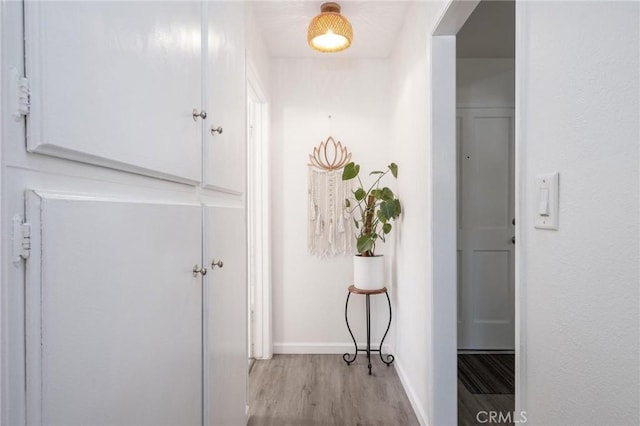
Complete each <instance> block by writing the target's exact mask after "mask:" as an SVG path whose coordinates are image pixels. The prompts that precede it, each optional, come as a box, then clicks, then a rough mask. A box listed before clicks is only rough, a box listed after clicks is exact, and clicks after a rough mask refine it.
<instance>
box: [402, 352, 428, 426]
mask: <svg viewBox="0 0 640 426" xmlns="http://www.w3.org/2000/svg"><path fill="white" fill-rule="evenodd" d="M394 366H395V368H396V372H397V373H398V378H399V379H400V383H402V387H403V388H404V392H405V393H406V394H407V398H408V399H409V403H410V404H411V407H412V408H413V411H414V413H415V415H416V417H417V418H418V422H419V423H420V426H427V425H428V424H429V421H428V417H427V414H426V413H425V412H424V410H423V407H422V405H421V404H420V403H419V402H418V401H420V398H418V395H417V393H416V391H415V389H413V387H412V386H411V385H410V384H409V383H410V382H409V376H407V373H405V369H404V367H403V365H402V362H401V361H400V360H399V359H396V360H395V362H394Z"/></svg>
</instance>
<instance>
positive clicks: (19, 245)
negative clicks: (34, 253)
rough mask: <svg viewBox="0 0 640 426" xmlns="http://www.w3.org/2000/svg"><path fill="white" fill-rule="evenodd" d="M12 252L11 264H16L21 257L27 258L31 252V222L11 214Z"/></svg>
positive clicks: (18, 263)
mask: <svg viewBox="0 0 640 426" xmlns="http://www.w3.org/2000/svg"><path fill="white" fill-rule="evenodd" d="M12 222H13V228H12V229H13V230H12V233H11V237H12V252H11V257H12V258H13V264H14V265H16V266H18V265H20V262H21V261H22V259H25V260H26V259H28V258H29V255H30V254H31V224H30V223H26V222H24V221H23V220H22V217H20V215H15V216H13V219H12Z"/></svg>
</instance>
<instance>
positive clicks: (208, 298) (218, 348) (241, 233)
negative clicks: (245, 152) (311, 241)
mask: <svg viewBox="0 0 640 426" xmlns="http://www.w3.org/2000/svg"><path fill="white" fill-rule="evenodd" d="M204 220H205V234H204V235H205V242H204V251H205V259H206V266H207V268H211V269H210V271H209V273H208V274H207V275H206V277H205V283H206V284H205V293H204V295H205V296H204V297H205V300H204V301H205V345H206V346H205V348H206V350H205V353H206V356H205V424H207V425H216V426H227V425H243V424H246V422H247V417H246V404H247V261H246V258H247V246H246V232H245V221H246V219H245V210H244V208H238V207H217V206H205V207H204ZM218 262H220V263H218Z"/></svg>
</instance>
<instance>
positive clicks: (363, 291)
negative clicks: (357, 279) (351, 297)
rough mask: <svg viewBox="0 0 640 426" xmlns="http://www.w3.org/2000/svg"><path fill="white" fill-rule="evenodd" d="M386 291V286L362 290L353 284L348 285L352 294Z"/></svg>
mask: <svg viewBox="0 0 640 426" xmlns="http://www.w3.org/2000/svg"><path fill="white" fill-rule="evenodd" d="M386 292H387V288H386V287H382V288H376V289H374V290H362V289H359V288H358V287H356V286H355V285H353V284H352V285H350V286H349V293H353V294H382V293H386Z"/></svg>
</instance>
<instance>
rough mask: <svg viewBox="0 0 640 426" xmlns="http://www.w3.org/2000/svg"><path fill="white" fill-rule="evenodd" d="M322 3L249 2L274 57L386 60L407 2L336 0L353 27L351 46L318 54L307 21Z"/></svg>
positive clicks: (400, 24) (305, 0)
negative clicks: (308, 32) (313, 45)
mask: <svg viewBox="0 0 640 426" xmlns="http://www.w3.org/2000/svg"><path fill="white" fill-rule="evenodd" d="M322 3H324V1H309V0H300V1H253V2H249V8H250V10H252V12H253V14H254V16H255V18H256V22H257V23H258V26H259V27H260V28H259V29H260V30H261V32H262V36H263V37H264V40H265V42H266V44H267V48H268V49H269V54H270V56H273V57H318V56H326V55H332V56H339V57H351V58H385V57H387V56H389V54H390V53H391V49H392V48H393V45H394V42H395V40H396V37H397V35H398V33H399V31H400V28H401V26H402V23H403V22H404V17H405V15H406V11H407V6H408V4H409V3H408V2H406V1H356V0H342V1H338V3H339V4H340V6H341V7H342V12H341V13H342V14H343V15H344V16H345V17H346V18H347V19H349V21H350V22H351V25H352V26H353V43H352V44H351V47H350V48H348V49H347V50H345V51H342V52H338V53H331V54H329V53H320V52H316V51H314V50H312V49H311V48H310V47H309V45H308V44H307V26H308V25H309V21H311V19H312V18H313V17H314V16H316V15H317V14H318V13H320V5H321V4H322Z"/></svg>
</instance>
